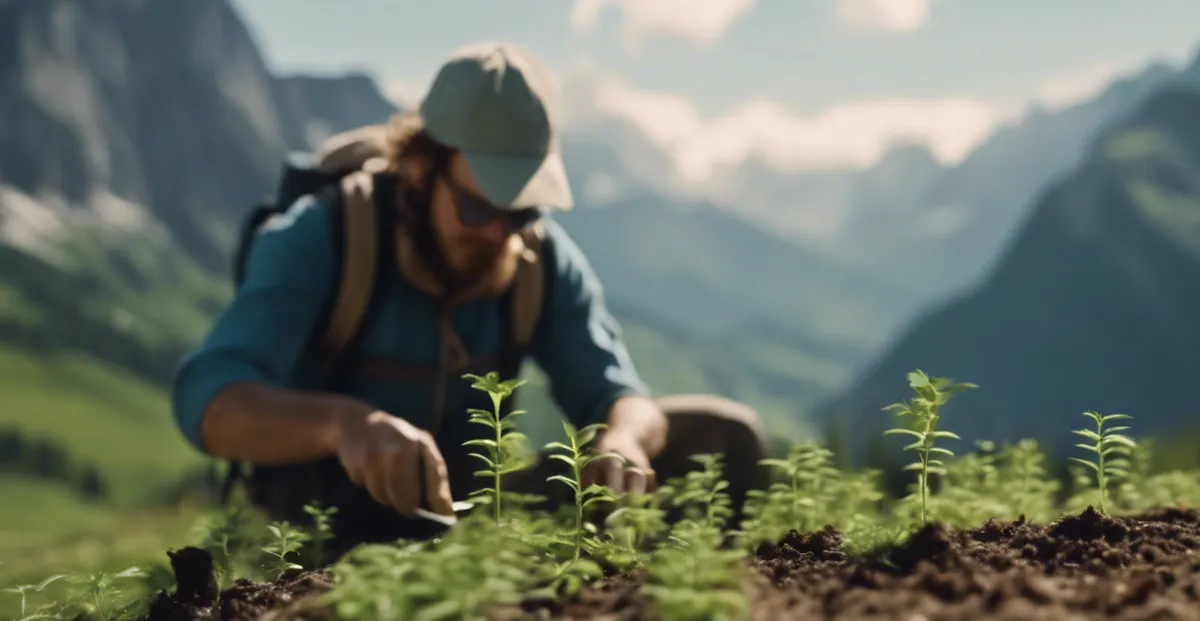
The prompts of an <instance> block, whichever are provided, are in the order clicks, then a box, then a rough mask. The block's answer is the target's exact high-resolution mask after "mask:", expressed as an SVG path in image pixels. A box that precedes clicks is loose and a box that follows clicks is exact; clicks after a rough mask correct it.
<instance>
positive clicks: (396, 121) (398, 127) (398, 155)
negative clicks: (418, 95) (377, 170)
mask: <svg viewBox="0 0 1200 621" xmlns="http://www.w3.org/2000/svg"><path fill="white" fill-rule="evenodd" d="M385 134H386V141H387V148H386V153H387V160H388V169H389V170H390V171H392V172H395V173H400V174H401V175H403V174H404V173H403V171H402V168H403V166H402V164H403V163H405V162H409V161H412V160H414V159H415V160H417V162H419V164H420V169H421V170H422V171H423V172H424V173H425V174H424V175H422V177H423V178H421V179H407V181H408V182H409V183H414V184H417V185H418V186H419V187H422V188H424V187H425V186H426V183H425V181H426V180H428V179H429V178H430V174H432V173H440V172H441V171H442V170H444V169H445V167H446V165H447V164H448V163H449V161H450V156H451V154H453V153H454V149H452V148H450V147H447V146H445V145H443V144H442V143H440V142H438V141H436V140H434V139H433V137H432V136H430V135H429V134H428V133H426V132H425V123H424V120H423V119H422V118H421V115H420V113H418V112H417V111H416V110H407V111H404V112H397V113H396V114H393V115H392V117H391V118H390V119H388V122H387V126H386V129H385Z"/></svg>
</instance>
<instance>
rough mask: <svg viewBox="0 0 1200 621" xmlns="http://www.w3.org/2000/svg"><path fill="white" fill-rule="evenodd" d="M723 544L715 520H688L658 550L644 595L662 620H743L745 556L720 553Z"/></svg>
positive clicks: (737, 551) (734, 551)
mask: <svg viewBox="0 0 1200 621" xmlns="http://www.w3.org/2000/svg"><path fill="white" fill-rule="evenodd" d="M708 463H709V464H711V463H712V462H708ZM721 540H722V535H721V529H720V527H719V526H718V525H717V524H716V523H715V521H702V520H684V521H681V522H679V523H678V524H676V527H675V528H674V529H673V531H672V533H671V537H670V539H669V540H668V541H667V542H666V543H664V544H663V545H662V546H660V547H659V548H658V549H657V550H656V551H655V553H654V555H653V556H652V557H651V559H650V562H649V564H648V566H647V568H646V574H647V575H646V584H645V585H644V586H642V588H641V590H642V592H643V593H645V594H646V595H647V596H648V597H649V598H650V601H651V602H652V603H653V604H654V606H655V608H657V610H658V612H659V614H660V615H661V616H662V618H664V619H678V620H680V621H693V620H694V621H701V620H710V619H711V620H718V619H720V620H729V621H732V620H734V619H743V618H745V616H746V612H747V608H748V606H749V601H748V599H747V597H746V594H745V592H744V591H743V588H744V585H745V583H746V578H747V571H746V567H745V566H744V565H742V555H743V551H742V550H740V549H738V548H730V549H721Z"/></svg>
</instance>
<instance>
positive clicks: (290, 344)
mask: <svg viewBox="0 0 1200 621" xmlns="http://www.w3.org/2000/svg"><path fill="white" fill-rule="evenodd" d="M332 251H333V244H332V239H331V237H330V235H329V220H328V215H327V212H326V210H325V209H323V208H322V207H321V206H320V205H319V204H318V203H317V202H316V201H315V199H313V198H311V197H305V198H302V199H300V200H299V201H297V203H296V204H295V205H293V206H292V207H291V208H290V209H289V210H288V211H287V213H286V214H285V215H284V216H282V217H280V218H278V219H277V220H276V221H274V222H272V223H271V224H270V225H269V226H267V227H265V228H264V229H263V231H262V232H261V233H260V234H259V236H258V238H257V239H256V240H255V241H254V243H253V246H252V248H251V250H250V252H249V253H248V255H247V259H246V271H245V278H244V280H243V283H242V286H241V287H240V289H239V290H238V291H237V293H236V294H235V296H234V298H233V300H232V301H231V302H230V304H229V306H228V307H227V308H226V309H225V310H224V311H223V312H222V313H221V314H220V315H219V316H218V317H217V319H216V322H215V323H214V325H213V327H212V329H211V330H210V332H209V333H208V335H207V336H206V338H205V339H204V341H203V342H202V343H201V344H200V346H199V347H198V348H196V349H195V350H193V351H192V352H189V353H188V355H187V356H185V357H184V359H183V360H182V361H181V363H180V366H179V368H178V370H177V373H176V376H175V382H174V386H173V390H172V410H173V413H174V417H175V422H176V424H177V425H178V427H179V430H180V432H181V433H182V434H183V436H184V437H185V438H186V439H187V440H188V441H189V442H190V443H191V444H192V445H193V446H195V447H196V448H197V449H199V450H201V451H203V450H204V447H203V444H202V442H201V438H200V423H201V420H202V418H203V416H204V412H205V410H206V409H207V408H208V405H209V403H210V402H211V401H212V399H213V398H214V397H215V396H216V395H217V394H218V393H219V392H220V391H221V390H223V389H224V388H226V387H227V386H229V385H231V384H233V383H236V382H242V381H255V382H263V383H267V384H271V385H277V386H281V385H286V384H287V383H288V382H289V380H290V379H291V378H292V377H293V375H294V373H295V371H296V369H297V365H298V363H299V361H300V359H301V356H303V354H304V351H305V349H306V347H307V345H308V340H309V335H310V333H311V332H312V330H313V327H314V325H315V323H316V322H317V321H318V319H319V318H320V317H321V316H322V313H323V312H324V309H325V306H326V305H327V304H328V299H329V296H330V294H331V292H332V291H333V283H332V280H331V275H332V273H333V272H332V269H333V265H332V262H331V258H332Z"/></svg>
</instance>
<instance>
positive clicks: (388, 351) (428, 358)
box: [172, 196, 648, 450]
mask: <svg viewBox="0 0 1200 621" xmlns="http://www.w3.org/2000/svg"><path fill="white" fill-rule="evenodd" d="M544 224H545V228H546V234H547V237H548V240H547V241H549V242H550V243H553V244H554V250H555V252H554V253H552V255H547V256H553V257H554V262H553V264H552V265H547V266H546V269H548V270H552V274H553V278H554V279H555V282H554V285H553V288H552V289H551V292H550V295H549V296H548V297H547V298H546V300H545V301H544V304H543V310H542V320H541V322H540V323H539V326H538V328H537V330H536V331H535V332H534V335H533V338H532V341H531V343H530V350H529V353H530V355H531V356H532V357H533V359H534V361H535V362H537V364H538V366H539V367H541V368H542V369H543V370H544V371H545V373H546V374H547V376H548V377H549V379H550V387H551V394H552V396H553V397H554V399H555V401H556V402H557V403H558V405H559V407H560V408H561V409H562V411H563V413H564V414H566V416H567V418H568V420H569V421H570V422H571V423H572V424H574V425H576V426H577V427H582V426H584V425H588V424H591V423H597V422H604V421H605V420H606V416H607V411H608V408H609V407H610V406H611V404H612V403H613V402H614V401H615V400H616V399H617V398H619V397H621V396H624V395H628V394H647V393H648V391H647V389H646V387H645V385H644V384H643V382H642V380H641V378H640V377H639V376H638V373H637V371H636V370H635V369H634V366H633V363H632V361H631V360H630V357H629V354H628V352H627V350H626V347H625V344H624V341H623V340H622V336H621V330H620V327H619V325H618V324H617V322H616V320H615V319H614V318H613V317H612V315H611V314H610V313H609V311H608V309H607V308H606V307H605V304H604V299H603V294H602V289H601V285H600V281H599V279H598V278H597V277H596V274H595V273H594V272H593V270H592V268H591V266H590V265H589V263H588V261H587V259H586V257H585V256H584V255H583V253H582V252H581V250H580V249H579V247H578V246H577V245H576V244H575V243H574V241H573V240H572V239H571V238H570V237H569V236H568V235H567V233H566V232H565V231H564V230H563V229H562V227H561V225H559V224H558V223H557V222H554V221H553V220H550V219H547V220H546V221H545V222H544ZM333 252H334V246H333V243H332V239H331V236H330V231H329V218H328V217H327V214H326V213H325V210H324V209H323V207H322V206H321V205H320V204H319V203H318V202H317V200H316V199H315V198H313V197H311V196H306V197H304V198H301V199H300V200H299V201H297V202H296V203H295V204H294V205H293V206H292V207H291V208H290V209H289V210H288V211H287V213H286V214H285V216H284V217H282V218H280V219H279V221H278V222H277V223H273V224H272V225H271V226H270V227H269V228H266V229H264V230H263V231H262V233H260V234H259V236H258V237H257V239H256V240H255V241H254V244H253V246H252V248H251V250H250V252H249V254H248V256H247V261H246V270H245V277H244V280H243V284H242V286H241V287H240V289H239V290H238V292H237V294H236V296H235V297H234V299H233V300H232V302H231V303H230V305H229V306H228V307H227V308H226V309H225V310H224V311H223V312H222V313H221V314H220V315H219V316H218V318H217V320H216V323H215V325H214V326H213V328H212V330H211V331H210V332H209V334H208V335H207V337H206V338H205V339H204V341H203V342H202V343H201V345H200V346H199V347H198V348H197V349H196V350H194V351H192V352H190V353H189V354H188V355H187V356H186V357H185V358H184V359H183V361H182V363H181V365H180V367H179V369H178V373H177V375H176V379H175V385H174V390H173V395H172V408H173V411H174V417H175V422H176V424H177V425H178V426H179V429H180V431H181V432H182V433H183V435H184V437H185V438H187V440H188V441H189V442H191V443H192V445H193V446H195V447H196V448H198V449H201V450H203V446H202V444H201V441H200V421H201V418H202V417H203V415H204V411H205V409H206V408H207V407H208V404H209V402H210V401H211V400H212V399H213V397H214V396H216V394H217V393H218V392H219V391H221V390H222V389H223V388H225V387H227V386H229V385H230V384H232V383H235V382H240V381H255V382H263V383H266V384H269V385H273V386H277V387H284V388H292V389H300V390H312V389H318V387H319V386H320V385H321V377H320V376H319V375H318V373H317V370H316V368H315V365H314V364H313V363H312V362H311V361H310V360H308V359H306V358H305V357H304V356H303V353H304V351H305V348H306V346H307V343H308V340H309V337H310V334H312V333H313V331H314V330H315V329H318V328H320V327H321V326H318V325H317V322H319V321H321V320H322V318H323V316H322V309H323V308H324V307H325V306H326V305H327V304H328V303H329V301H330V300H332V298H333V296H334V295H335V290H334V289H333V282H334V279H333V272H332V270H333V269H334V265H335V262H334V256H333ZM392 273H393V274H394V275H395V277H394V279H393V280H391V281H390V282H386V283H384V285H383V290H382V291H381V292H380V294H381V295H384V296H385V297H384V298H383V306H382V307H381V309H380V312H379V314H378V315H377V318H376V319H375V321H374V322H373V323H372V324H371V325H368V326H365V328H364V330H365V331H364V333H363V338H362V341H361V344H360V349H361V350H362V351H364V352H365V353H369V354H371V355H374V356H379V357H382V358H385V359H388V360H393V361H399V362H405V363H416V364H430V365H432V364H435V363H436V362H437V360H438V356H439V353H440V347H441V345H440V336H439V333H438V330H437V327H436V320H435V307H434V301H433V299H432V298H431V297H429V296H428V295H427V294H425V293H424V292H422V291H420V290H418V289H417V288H415V287H414V286H413V285H411V284H410V283H409V282H408V281H406V280H404V279H403V278H402V277H401V276H400V275H399V274H398V273H397V272H395V271H393V272H392ZM498 303H499V301H498V300H495V299H480V300H475V301H471V302H468V303H466V304H465V305H464V306H463V307H461V308H460V309H459V310H458V311H457V312H456V313H455V315H454V317H453V321H454V325H455V327H456V329H457V331H458V333H459V335H460V336H461V338H462V340H463V343H464V345H465V346H466V348H467V349H468V351H469V352H470V354H471V355H472V356H475V355H490V354H495V353H498V351H499V349H500V345H501V341H502V339H501V335H502V330H503V327H502V326H501V325H500V320H499V317H498V314H497V308H496V306H495V305H496V304H498ZM342 392H344V393H346V394H349V395H351V396H354V397H357V398H360V399H363V400H364V401H367V402H369V403H371V404H373V405H374V406H375V407H377V408H379V409H382V410H384V411H387V412H390V413H391V414H393V415H396V416H401V417H403V418H404V419H405V420H408V421H409V422H411V423H413V424H414V425H416V426H418V427H426V428H427V425H428V423H429V422H430V421H431V420H432V416H433V401H434V386H433V385H432V384H424V383H410V384H400V383H396V382H395V381H382V380H376V379H373V378H361V377H360V378H352V379H351V381H350V382H348V385H347V388H346V389H345V390H343V391H342ZM446 405H447V410H446V420H444V421H443V423H442V430H441V431H440V432H439V434H438V435H439V443H442V442H443V441H450V442H454V443H458V442H460V441H463V440H465V439H466V438H467V437H475V436H478V435H479V434H480V433H481V432H483V433H486V431H487V430H486V429H484V428H483V426H482V425H479V424H478V423H470V422H468V421H467V409H468V408H481V409H484V410H487V411H491V410H492V403H491V400H490V397H488V395H487V394H486V393H484V392H481V391H479V390H477V389H474V388H471V386H470V382H469V381H467V380H465V379H459V378H451V383H450V388H449V390H448V392H447V402H446ZM475 428H479V429H475Z"/></svg>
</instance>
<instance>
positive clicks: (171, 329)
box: [0, 0, 393, 381]
mask: <svg viewBox="0 0 1200 621" xmlns="http://www.w3.org/2000/svg"><path fill="white" fill-rule="evenodd" d="M0 41H2V43H0V63H2V66H3V67H4V68H5V71H4V72H3V73H2V74H0V76H3V77H0V80H2V81H0V111H3V114H4V118H5V119H6V122H5V124H4V126H3V127H2V128H0V239H3V240H5V241H6V242H8V244H7V246H6V247H0V254H2V255H3V258H4V260H3V261H0V291H3V293H4V295H3V297H2V298H0V299H3V300H4V303H3V304H0V334H4V335H7V336H8V337H9V340H13V341H17V342H19V343H21V344H24V345H27V346H33V347H37V348H40V349H46V348H49V347H67V348H76V349H82V350H85V351H89V352H92V353H94V354H96V355H99V356H101V357H103V358H106V359H108V360H110V361H113V362H116V363H118V364H121V365H124V366H127V367H130V368H132V369H133V370H135V371H137V372H138V373H140V374H142V375H143V376H146V377H149V378H152V379H154V380H156V381H164V380H165V379H167V378H168V377H169V375H170V373H171V371H172V369H173V367H174V360H175V358H176V357H177V356H178V354H179V351H180V349H181V348H182V347H183V344H184V343H191V342H195V340H196V339H198V338H199V337H200V335H201V334H202V333H203V331H204V330H205V328H206V327H207V324H208V322H209V321H210V320H211V317H212V316H213V314H214V313H215V312H216V311H217V310H218V309H219V307H220V304H221V303H222V300H223V299H224V296H225V295H226V294H227V286H226V278H225V274H226V273H227V265H228V260H229V259H228V257H229V256H230V254H231V246H232V239H233V233H234V231H235V229H236V226H237V224H238V221H239V219H240V218H241V217H242V214H243V213H245V211H246V209H247V208H248V207H249V206H250V205H251V204H252V203H253V202H254V201H257V200H258V199H260V198H261V197H263V196H264V195H266V194H267V193H269V192H270V191H271V190H272V189H273V184H274V182H275V178H276V176H277V175H278V172H279V166H280V161H281V159H282V157H283V155H284V153H285V152H286V150H287V149H289V148H302V147H304V146H306V144H307V141H308V140H310V139H316V138H320V137H321V136H322V135H323V134H324V133H326V132H328V131H337V130H340V129H345V128H348V127H351V126H354V125H359V124H362V123H367V122H374V121H377V120H379V119H380V118H384V117H385V115H386V114H387V111H388V110H390V109H393V108H392V107H391V105H390V104H389V103H387V101H386V100H385V99H384V98H383V97H382V96H381V95H380V94H379V92H378V90H377V89H375V88H374V85H373V83H371V82H370V81H369V80H367V79H365V78H363V77H359V76H349V77H339V78H307V77H289V78H285V79H278V78H276V77H275V76H272V75H271V74H270V73H269V72H268V71H267V69H266V67H265V65H264V64H263V62H262V59H261V57H260V55H259V53H258V50H257V48H256V46H255V44H254V42H253V40H252V39H251V38H250V34H249V32H248V31H247V30H246V28H245V26H244V24H243V23H242V21H241V19H240V17H239V16H238V15H237V14H236V13H235V12H234V11H233V9H232V8H231V7H230V5H229V4H227V3H226V2H211V1H209V0H178V1H173V2H161V1H153V2H135V1H132V0H96V1H88V2H84V1H81V0H45V1H42V0H18V1H12V2H7V3H4V4H2V5H0Z"/></svg>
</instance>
